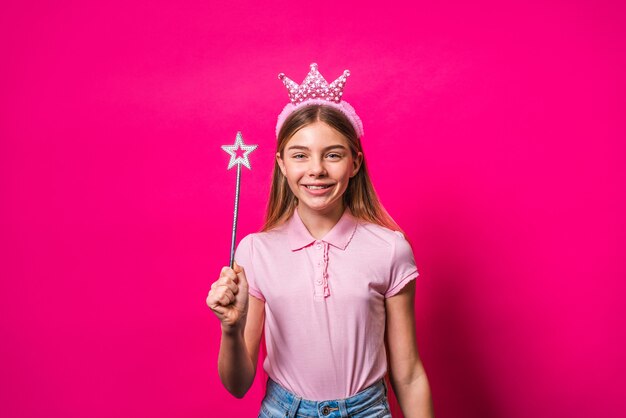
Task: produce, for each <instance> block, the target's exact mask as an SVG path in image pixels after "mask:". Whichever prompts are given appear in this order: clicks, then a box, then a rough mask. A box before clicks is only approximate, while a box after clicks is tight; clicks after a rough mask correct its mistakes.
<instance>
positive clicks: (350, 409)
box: [259, 379, 391, 418]
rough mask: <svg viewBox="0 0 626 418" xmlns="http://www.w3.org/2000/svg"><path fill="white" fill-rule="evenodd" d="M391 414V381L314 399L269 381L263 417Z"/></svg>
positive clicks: (358, 417)
mask: <svg viewBox="0 0 626 418" xmlns="http://www.w3.org/2000/svg"><path fill="white" fill-rule="evenodd" d="M279 417H280V418H284V417H290V418H340V417H341V418H347V417H350V418H375V417H384V418H391V412H389V403H388V401H387V385H386V384H385V381H384V380H383V379H381V380H380V381H378V382H377V383H375V384H373V385H372V386H370V387H368V388H365V389H363V390H362V391H360V392H359V393H357V394H356V395H353V396H350V397H349V398H345V399H335V400H330V401H310V400H307V399H302V398H300V397H299V396H297V395H296V394H294V393H292V392H290V391H288V390H287V389H285V388H284V387H282V386H281V385H279V384H278V383H276V382H275V381H273V380H272V379H268V381H267V389H266V392H265V398H263V402H262V403H261V411H260V412H259V418H279Z"/></svg>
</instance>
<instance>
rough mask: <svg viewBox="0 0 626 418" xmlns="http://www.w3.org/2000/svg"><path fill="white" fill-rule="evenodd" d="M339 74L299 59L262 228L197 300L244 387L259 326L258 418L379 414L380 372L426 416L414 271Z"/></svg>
mask: <svg viewBox="0 0 626 418" xmlns="http://www.w3.org/2000/svg"><path fill="white" fill-rule="evenodd" d="M348 75H349V73H348V72H347V71H346V72H344V74H343V75H342V76H341V77H339V78H338V79H337V80H335V81H334V82H333V83H331V84H328V83H326V80H324V78H323V77H322V76H321V74H320V73H319V72H318V71H317V65H315V64H312V65H311V71H310V72H309V74H308V75H307V78H305V80H304V82H303V83H302V84H301V85H297V84H295V83H293V82H292V81H291V80H289V79H288V78H286V77H285V76H284V75H282V74H281V75H280V76H279V77H280V78H281V79H282V80H283V82H284V83H285V86H286V87H287V89H288V90H289V93H290V98H291V99H292V100H291V103H289V104H288V105H287V106H286V107H285V109H284V110H283V112H282V113H281V115H280V117H279V121H278V125H277V139H278V141H277V150H276V158H275V165H274V172H273V179H272V185H271V191H270V198H269V202H268V207H267V214H266V219H265V224H264V226H263V229H262V231H261V232H258V233H254V234H250V235H248V236H246V237H245V238H243V239H242V240H241V242H240V243H239V246H238V247H237V252H236V255H235V260H236V263H235V265H234V268H233V269H231V268H229V267H224V268H223V269H222V271H221V273H220V276H219V278H218V279H217V280H216V281H215V282H214V283H213V284H212V285H211V290H210V292H209V295H208V297H207V301H206V302H207V305H208V306H209V308H211V310H212V311H213V312H214V313H215V315H216V316H217V317H218V318H219V320H220V321H221V328H222V338H221V343H220V352H219V360H218V370H219V375H220V378H221V380H222V383H223V384H224V386H225V387H226V389H227V390H228V391H229V392H230V393H232V394H233V395H234V396H236V397H238V398H241V397H243V396H244V395H245V393H246V392H247V391H248V389H249V388H250V386H251V385H252V382H253V380H254V376H255V374H256V365H257V359H258V353H259V345H260V341H261V335H262V333H263V332H264V333H265V343H266V349H267V357H266V358H265V361H264V365H263V367H264V369H265V370H266V372H267V374H268V376H269V378H268V381H267V386H266V394H265V398H264V399H263V402H262V404H261V408H260V411H259V415H258V416H259V417H285V416H288V417H357V418H358V417H390V416H391V415H390V412H389V404H388V399H387V386H386V382H385V380H384V377H385V375H386V373H389V378H390V379H389V380H390V382H391V384H392V386H393V389H394V392H395V394H396V396H397V399H398V402H399V404H400V408H401V409H402V412H403V414H404V416H405V417H407V418H409V417H420V418H431V417H433V410H432V401H431V395H430V388H429V384H428V378H427V376H426V373H425V371H424V367H423V365H422V362H421V360H420V357H419V354H418V350H417V344H416V339H415V320H414V316H413V315H414V311H413V303H414V293H415V280H414V279H415V278H416V277H417V276H418V272H417V268H416V266H415V261H414V257H413V253H412V250H411V247H410V245H409V243H408V242H407V240H406V239H405V237H404V234H403V233H402V231H401V229H400V228H399V227H398V225H397V224H396V223H395V222H394V221H393V219H392V218H391V217H390V216H389V215H388V214H387V212H386V211H385V209H384V208H383V206H382V205H381V203H380V201H379V200H378V197H377V195H376V192H375V191H374V188H373V186H372V183H371V181H370V178H369V175H368V172H367V167H366V163H365V158H364V155H363V150H362V147H361V137H362V135H363V127H362V124H361V120H360V119H359V118H358V116H357V115H356V113H355V112H354V109H353V108H352V107H351V106H350V105H349V104H347V103H346V102H345V101H343V100H342V99H341V96H342V93H343V86H344V85H345V80H346V78H347V76H348Z"/></svg>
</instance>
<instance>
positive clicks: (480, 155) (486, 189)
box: [0, 0, 626, 418]
mask: <svg viewBox="0 0 626 418" xmlns="http://www.w3.org/2000/svg"><path fill="white" fill-rule="evenodd" d="M503 3H507V4H509V5H507V6H504V5H503ZM622 4H623V2H618V1H612V2H611V1H591V0H588V1H583V0H581V1H547V2H545V1H531V2H519V4H513V3H511V2H501V1H478V2H475V1H471V2H470V1H466V2H445V3H443V4H440V3H439V2H418V3H415V2H406V3H395V4H394V3H392V2H383V3H380V4H378V5H372V6H364V5H362V4H357V3H354V4H350V3H346V2H323V1H322V2H310V3H306V4H299V3H297V2H275V3H273V4H272V5H271V6H268V5H266V4H265V3H264V2H256V1H252V0H249V1H246V2H242V3H231V2H224V3H223V4H222V3H217V2H199V1H196V2H187V1H177V2H148V1H143V2H138V1H135V2H133V1H124V2H118V1H112V2H82V4H81V2H69V1H65V2H64V1H61V2H52V1H50V2H39V3H37V2H17V1H10V2H8V4H7V3H5V5H4V6H3V11H2V13H0V28H1V29H0V31H1V37H0V54H1V55H0V56H1V57H2V65H1V69H0V92H1V94H0V192H1V194H0V199H1V200H0V215H1V216H0V244H1V247H0V268H1V269H0V275H1V277H2V280H1V287H0V295H1V296H0V298H1V300H0V332H1V335H0V338H1V344H0V416H3V417H42V416H50V417H148V416H149V417H213V416H256V415H255V414H256V412H257V411H258V407H259V404H260V401H261V398H262V390H263V382H262V381H261V377H260V376H259V378H258V379H257V381H256V383H255V385H254V387H253V388H252V389H251V391H250V392H249V394H248V395H247V396H246V398H245V399H244V400H237V399H235V398H233V397H232V396H231V395H229V394H228V393H227V392H226V391H225V390H224V389H223V387H222V386H221V383H220V382H219V379H218V376H217V370H216V363H217V351H218V345H219V325H218V322H217V320H216V319H215V317H214V316H213V315H212V314H211V312H210V311H209V310H208V308H207V307H206V306H205V297H206V293H207V292H208V289H209V286H210V283H211V282H212V281H213V280H215V279H216V278H217V275H218V272H219V270H220V268H221V266H222V265H224V264H226V263H227V262H228V256H229V245H230V228H231V224H230V223H231V220H232V205H233V201H232V200H233V192H234V182H235V172H234V171H233V170H230V171H227V170H226V165H227V162H228V156H227V155H226V154H225V153H224V152H223V151H222V150H221V149H220V145H222V144H232V143H233V142H234V140H235V134H236V132H237V130H241V131H242V132H243V135H244V138H245V140H246V142H248V143H253V144H259V149H258V150H257V151H255V152H254V153H253V154H252V156H251V162H252V167H253V170H252V172H250V171H248V170H247V169H244V172H243V179H242V181H243V184H242V200H241V218H240V228H239V238H241V237H243V235H244V234H247V233H250V232H253V231H255V230H256V229H258V228H259V227H260V225H261V222H262V217H263V210H264V207H265V202H266V196H267V192H268V186H269V178H270V170H271V166H272V155H273V150H274V146H275V145H274V123H275V119H276V116H277V115H278V113H279V111H280V110H281V109H282V106H283V105H284V104H285V103H286V100H287V96H286V93H285V91H284V89H283V87H282V85H281V83H280V82H279V81H278V79H277V78H276V75H277V73H279V72H281V71H282V72H285V73H286V74H287V75H289V76H290V77H292V78H293V79H294V80H296V81H297V82H300V81H301V80H302V79H303V77H304V76H305V74H306V72H307V69H308V65H309V63H311V62H317V63H318V64H319V66H320V70H321V71H322V73H323V74H325V75H326V77H327V78H328V79H331V80H332V79H334V78H335V77H336V76H338V75H339V74H340V73H341V71H343V70H344V69H346V68H348V69H350V70H351V72H352V76H351V77H350V79H349V81H348V87H347V89H346V94H345V96H344V97H345V98H346V99H347V100H348V101H349V102H350V103H351V104H352V105H354V106H355V107H356V109H357V110H358V112H359V114H360V115H361V117H362V119H363V120H364V124H365V138H364V146H365V152H366V155H367V157H368V163H369V165H370V168H371V173H372V177H373V180H374V183H375V185H376V187H377V189H378V191H379V194H380V196H381V198H382V200H383V202H384V203H385V205H386V207H387V209H388V210H389V212H390V213H391V214H392V215H393V216H394V217H395V219H396V220H397V221H398V222H399V223H400V224H401V225H402V226H403V227H404V228H405V230H406V232H407V233H408V235H409V237H410V239H411V240H412V242H413V246H414V251H415V257H416V260H417V263H418V266H419V269H420V271H421V276H420V278H419V282H418V286H417V304H416V318H417V327H418V343H419V349H420V353H421V355H422V358H423V361H424V364H425V367H426V370H427V372H428V376H429V378H430V382H431V387H432V392H433V400H434V405H435V410H436V413H437V417H438V418H446V417H461V418H465V417H468V418H469V417H475V418H479V417H480V418H492V417H508V418H517V417H520V418H522V417H590V416H593V417H617V416H624V415H626V397H625V396H624V393H625V392H626V388H625V385H624V375H626V362H625V361H624V355H623V353H624V351H625V350H626V347H625V345H626V344H625V342H626V327H625V324H624V318H625V317H626V304H625V303H624V293H625V290H626V280H625V279H626V263H625V257H624V255H625V247H626V245H625V244H626V233H625V232H626V228H625V216H624V213H626V207H625V206H626V182H625V178H626V164H625V163H626V141H625V139H626V129H625V128H626V123H625V118H624V116H625V115H626V94H625V93H626V89H625V82H624V69H625V68H626V48H625V43H626V42H625V40H626V36H625V35H626V33H625V32H626V29H625V28H626V13H625V8H624V6H623V5H622Z"/></svg>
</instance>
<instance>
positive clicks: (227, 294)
mask: <svg viewBox="0 0 626 418" xmlns="http://www.w3.org/2000/svg"><path fill="white" fill-rule="evenodd" d="M219 301H220V304H221V305H222V306H228V305H230V304H231V303H233V302H234V301H235V295H234V294H233V292H231V291H230V290H228V289H226V290H225V291H224V293H223V294H222V296H221V297H220V298H219Z"/></svg>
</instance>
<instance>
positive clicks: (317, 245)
mask: <svg viewBox="0 0 626 418" xmlns="http://www.w3.org/2000/svg"><path fill="white" fill-rule="evenodd" d="M315 248H317V249H318V250H321V249H322V243H321V242H318V243H317V244H315Z"/></svg>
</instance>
